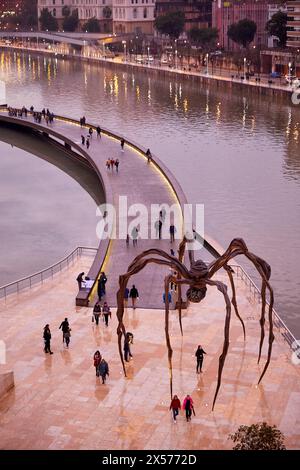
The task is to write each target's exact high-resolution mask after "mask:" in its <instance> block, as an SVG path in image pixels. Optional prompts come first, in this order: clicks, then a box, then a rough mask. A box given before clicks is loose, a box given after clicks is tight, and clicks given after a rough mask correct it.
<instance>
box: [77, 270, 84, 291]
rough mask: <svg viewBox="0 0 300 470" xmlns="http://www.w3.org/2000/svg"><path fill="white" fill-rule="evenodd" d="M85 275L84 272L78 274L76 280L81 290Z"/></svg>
mask: <svg viewBox="0 0 300 470" xmlns="http://www.w3.org/2000/svg"><path fill="white" fill-rule="evenodd" d="M83 276H84V272H82V273H80V274H78V276H77V278H76V281H77V282H78V289H79V290H80V289H81V288H82V284H81V283H82V282H83Z"/></svg>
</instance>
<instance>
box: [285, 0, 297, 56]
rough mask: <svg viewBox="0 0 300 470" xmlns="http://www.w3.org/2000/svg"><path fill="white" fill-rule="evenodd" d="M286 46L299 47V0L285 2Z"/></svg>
mask: <svg viewBox="0 0 300 470" xmlns="http://www.w3.org/2000/svg"><path fill="white" fill-rule="evenodd" d="M287 13H288V22H287V26H288V27H289V29H288V32H287V46H288V47H293V48H296V49H300V1H297V0H294V1H291V2H287Z"/></svg>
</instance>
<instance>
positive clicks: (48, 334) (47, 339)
mask: <svg viewBox="0 0 300 470" xmlns="http://www.w3.org/2000/svg"><path fill="white" fill-rule="evenodd" d="M43 338H44V342H45V348H44V351H45V353H50V354H53V352H52V351H51V347H50V341H51V331H50V327H49V325H48V323H47V325H46V326H45V327H44V333H43Z"/></svg>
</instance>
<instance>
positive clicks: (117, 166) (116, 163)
mask: <svg viewBox="0 0 300 470" xmlns="http://www.w3.org/2000/svg"><path fill="white" fill-rule="evenodd" d="M119 165H120V162H119V160H118V158H117V159H116V160H115V167H116V172H117V173H119Z"/></svg>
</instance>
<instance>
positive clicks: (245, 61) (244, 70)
mask: <svg viewBox="0 0 300 470" xmlns="http://www.w3.org/2000/svg"><path fill="white" fill-rule="evenodd" d="M246 60H247V59H246V57H244V77H245V78H246Z"/></svg>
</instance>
